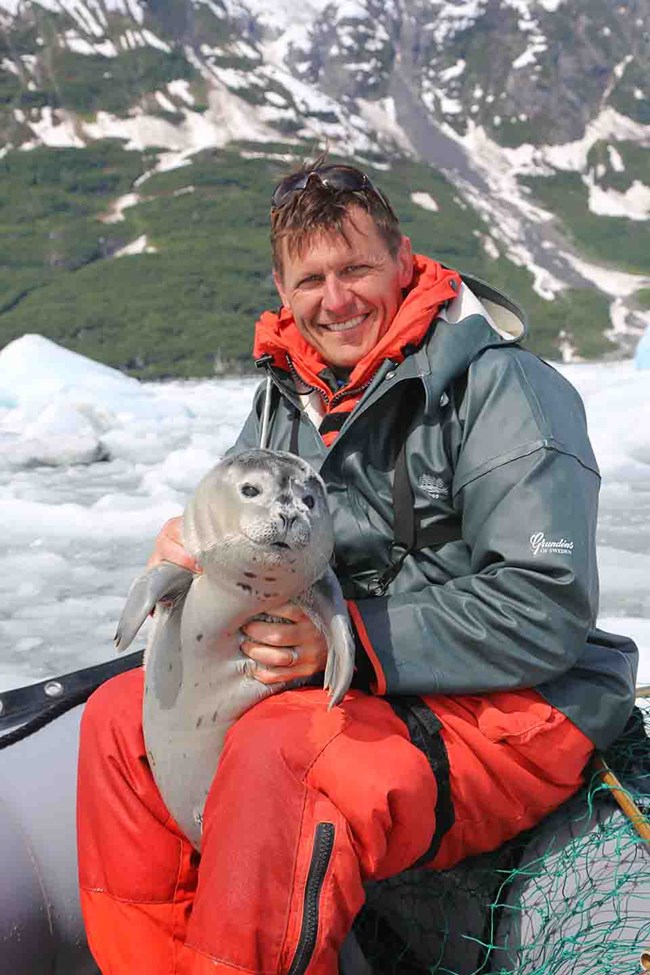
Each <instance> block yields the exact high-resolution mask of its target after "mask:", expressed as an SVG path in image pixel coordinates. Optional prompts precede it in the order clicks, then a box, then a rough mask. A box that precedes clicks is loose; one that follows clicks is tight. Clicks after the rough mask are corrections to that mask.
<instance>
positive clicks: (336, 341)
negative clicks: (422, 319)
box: [274, 207, 413, 370]
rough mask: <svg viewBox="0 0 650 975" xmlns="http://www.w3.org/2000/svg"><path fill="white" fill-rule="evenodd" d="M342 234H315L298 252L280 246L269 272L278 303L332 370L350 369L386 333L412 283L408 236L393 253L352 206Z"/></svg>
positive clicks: (367, 218) (370, 222)
mask: <svg viewBox="0 0 650 975" xmlns="http://www.w3.org/2000/svg"><path fill="white" fill-rule="evenodd" d="M349 213H350V217H349V218H348V220H347V221H346V225H345V232H346V235H347V238H348V240H347V241H346V240H345V239H344V238H343V237H341V236H340V235H338V234H336V233H330V234H327V233H323V234H319V235H317V236H316V237H314V239H313V240H312V241H310V242H309V244H308V246H307V248H306V249H305V252H304V253H303V254H302V255H300V256H290V255H289V254H288V252H287V245H286V242H284V241H283V242H282V248H283V273H282V275H281V276H280V275H279V274H278V273H276V274H275V275H274V277H275V284H276V287H277V289H278V292H279V293H280V298H281V299H282V303H283V304H284V305H286V307H287V308H289V309H290V310H291V312H292V314H293V317H294V320H295V323H296V326H297V328H298V331H299V332H300V333H301V335H302V336H303V337H304V338H305V339H306V341H307V342H309V344H310V345H312V346H313V347H314V348H315V349H317V350H318V352H320V354H321V355H322V357H323V359H324V360H325V362H327V363H328V365H330V366H333V367H334V368H338V369H342V370H350V369H352V368H353V367H354V366H355V365H356V364H357V362H359V361H360V360H361V359H362V358H363V357H364V356H365V354H366V353H367V352H369V351H370V349H372V348H373V347H374V346H375V345H376V344H377V342H378V341H379V339H380V338H381V337H382V336H383V335H384V334H385V333H386V331H387V330H388V328H389V327H390V324H391V322H392V321H393V319H394V317H395V314H396V312H397V309H398V308H399V306H400V304H401V303H402V291H403V289H404V288H406V287H408V285H409V284H410V283H411V278H412V275H413V257H412V254H411V243H410V241H409V239H408V237H403V238H402V243H401V245H400V248H399V250H398V252H397V254H396V256H395V257H392V256H391V254H390V252H389V250H388V248H387V246H386V244H385V242H384V240H383V239H382V237H381V235H380V234H379V231H378V230H377V227H376V225H375V222H374V220H373V219H372V217H371V216H369V214H367V213H366V212H365V210H361V209H360V208H358V207H351V208H350V210H349Z"/></svg>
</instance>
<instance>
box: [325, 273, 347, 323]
mask: <svg viewBox="0 0 650 975" xmlns="http://www.w3.org/2000/svg"><path fill="white" fill-rule="evenodd" d="M350 297H351V296H350V291H349V289H348V288H347V287H346V285H345V284H344V282H343V281H341V279H340V278H339V277H337V276H336V275H335V274H328V275H327V276H326V277H325V283H324V285H323V297H322V301H321V304H322V307H323V309H324V310H325V311H329V312H332V313H334V314H338V313H340V312H344V311H346V309H347V308H348V307H349V305H350Z"/></svg>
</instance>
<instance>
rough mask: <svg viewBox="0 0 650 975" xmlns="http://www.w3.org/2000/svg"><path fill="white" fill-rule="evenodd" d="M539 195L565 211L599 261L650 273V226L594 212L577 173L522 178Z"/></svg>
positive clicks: (579, 242) (582, 244)
mask: <svg viewBox="0 0 650 975" xmlns="http://www.w3.org/2000/svg"><path fill="white" fill-rule="evenodd" d="M521 182H522V183H524V184H525V185H527V186H530V188H531V189H532V191H533V193H534V194H535V196H536V197H537V198H538V199H539V200H540V201H541V202H542V203H543V204H544V205H545V206H546V207H547V208H548V209H549V210H551V211H552V212H553V213H558V214H561V217H562V220H563V222H564V224H565V226H566V227H567V228H568V229H569V231H570V232H571V234H572V235H573V238H574V240H575V242H576V245H577V246H578V248H579V249H580V250H582V251H583V252H584V253H586V254H588V255H590V256H591V257H593V258H594V259H595V260H597V261H602V262H604V263H606V264H609V265H614V266H616V267H619V268H622V269H625V270H627V271H632V272H637V273H639V274H648V273H649V272H650V225H649V224H648V222H647V221H637V220H628V219H627V218H626V217H604V216H598V215H597V214H595V213H591V211H590V210H589V207H588V190H587V187H586V186H585V185H584V183H583V182H582V180H581V179H580V177H579V176H578V174H577V173H556V174H555V175H553V176H529V177H522V179H521Z"/></svg>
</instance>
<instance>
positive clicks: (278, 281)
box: [273, 270, 289, 308]
mask: <svg viewBox="0 0 650 975" xmlns="http://www.w3.org/2000/svg"><path fill="white" fill-rule="evenodd" d="M273 281H274V283H275V287H276V290H277V292H278V294H279V295H280V301H281V302H282V304H283V305H284V306H285V308H288V307H289V302H288V301H287V292H286V290H285V287H284V284H283V283H282V275H281V274H280V272H279V271H276V270H274V271H273Z"/></svg>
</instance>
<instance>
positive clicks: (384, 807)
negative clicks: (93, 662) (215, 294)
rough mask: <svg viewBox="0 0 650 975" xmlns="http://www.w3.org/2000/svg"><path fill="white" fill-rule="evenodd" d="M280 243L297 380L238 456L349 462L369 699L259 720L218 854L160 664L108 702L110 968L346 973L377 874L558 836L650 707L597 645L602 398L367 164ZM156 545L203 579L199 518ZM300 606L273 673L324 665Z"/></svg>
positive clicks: (261, 346) (329, 170) (334, 486)
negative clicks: (156, 684)
mask: <svg viewBox="0 0 650 975" xmlns="http://www.w3.org/2000/svg"><path fill="white" fill-rule="evenodd" d="M271 239H272V247H273V261H274V276H275V282H276V285H277V288H278V292H279V294H280V297H281V299H282V309H281V311H280V313H279V314H278V315H275V314H272V313H270V312H267V313H265V314H264V315H262V317H261V319H260V321H259V323H258V325H257V330H256V337H255V357H256V359H257V361H258V363H259V364H261V365H263V366H264V368H265V369H266V370H267V372H268V375H269V376H270V381H269V383H267V384H266V385H263V386H262V387H261V388H260V390H259V391H258V394H257V396H256V399H255V402H254V405H253V410H252V412H251V415H250V417H249V419H248V420H247V422H246V424H245V427H244V429H243V431H242V433H241V435H240V437H239V439H238V441H237V443H236V445H235V447H234V448H233V450H234V451H241V450H244V449H247V448H248V447H251V446H257V445H259V442H260V437H261V428H262V426H263V425H264V427H265V437H266V438H267V440H268V445H269V446H270V447H271V448H272V449H282V450H287V449H290V450H292V451H294V452H296V453H299V454H300V455H301V456H302V457H304V458H305V459H306V460H308V461H309V462H311V463H312V464H313V466H314V467H315V468H317V469H319V470H320V473H321V475H322V477H323V478H324V480H325V482H326V484H327V487H328V493H329V497H330V502H331V508H332V512H333V517H334V523H335V531H336V553H335V554H336V570H337V573H338V575H339V578H340V580H341V583H342V586H343V588H344V591H345V594H346V597H347V598H348V600H349V603H348V605H349V609H350V618H351V621H352V624H353V627H354V630H355V636H356V640H357V645H358V647H357V649H358V652H357V679H356V687H355V689H354V690H353V691H351V692H350V694H349V695H348V696H347V697H346V699H345V701H344V702H343V704H342V705H341V706H340V707H338V708H336V709H334V710H333V711H331V712H328V711H327V710H326V706H325V705H326V698H325V696H324V692H323V691H322V690H321V689H319V688H318V687H316V686H310V687H306V688H303V689H301V690H287V691H284V692H283V693H281V694H279V695H277V696H273V697H271V698H269V699H267V700H265V701H264V702H262V703H260V704H258V705H256V706H255V707H254V708H253V709H252V710H251V711H249V712H248V713H247V714H246V715H244V716H243V717H242V718H241V719H240V720H239V721H238V722H237V724H236V725H235V726H234V727H233V729H231V731H230V733H229V736H228V738H227V741H226V745H225V748H224V752H223V755H222V758H221V761H220V765H219V770H218V772H217V775H216V778H215V781H214V784H213V788H212V790H211V792H210V795H209V797H208V800H207V804H206V807H205V813H204V826H203V830H204V831H203V843H202V853H201V857H200V858H199V857H198V855H197V854H195V853H194V852H193V851H192V849H191V848H190V846H189V844H188V842H187V840H186V839H185V838H184V837H183V836H182V834H181V833H180V831H179V830H178V828H177V827H176V825H175V823H174V822H173V821H172V820H171V818H170V816H169V814H168V812H167V810H166V809H165V807H164V804H163V802H162V800H161V798H160V796H159V794H158V792H157V790H156V788H155V786H154V783H153V780H152V777H151V774H150V771H149V768H148V765H147V760H146V756H145V752H144V746H143V742H142V731H141V720H140V709H141V694H142V674H141V672H139V671H137V672H136V671H134V672H131V673H129V674H126V675H123V676H121V677H119V678H116V679H115V680H113V681H111V682H109V683H108V684H107V685H104V687H102V688H101V689H100V690H99V691H98V692H97V693H96V694H95V695H94V697H93V698H92V699H91V701H90V702H89V705H88V707H87V709H86V714H85V717H84V723H83V729H82V741H81V755H80V785H79V857H80V877H81V890H82V902H83V907H84V914H85V919H86V925H87V930H88V935H89V941H90V944H91V947H92V950H93V952H94V954H95V957H96V959H97V961H98V963H99V965H100V967H101V968H102V971H104V972H110V973H111V975H115V973H119V975H122V973H124V975H126V973H129V975H133V973H141V975H149V973H152V975H153V973H154V972H155V973H160V972H174V973H192V975H200V973H207V972H210V973H223V975H226V973H235V972H237V973H240V975H241V973H242V972H247V973H271V972H274V973H289V975H299V973H309V975H329V973H332V975H333V973H335V972H336V971H337V956H338V951H339V949H340V946H341V943H342V941H343V940H344V938H345V936H346V933H347V932H348V930H349V929H350V926H351V924H352V921H353V919H354V916H355V914H356V913H357V912H358V910H359V909H360V907H361V906H362V904H363V898H364V895H363V884H364V882H365V881H367V880H371V879H379V878H382V877H387V876H390V875H391V874H394V873H397V872H399V871H401V870H404V869H406V868H408V867H411V866H412V865H413V864H415V863H418V864H427V865H430V866H431V868H432V869H443V868H447V867H450V866H452V865H453V864H455V863H457V862H458V861H459V860H460V859H462V858H463V857H464V856H467V855H469V854H474V853H479V852H482V851H487V850H490V849H494V848H495V847H497V846H498V845H499V844H501V843H502V842H503V841H504V840H506V839H508V838H509V837H511V836H513V835H515V834H516V833H517V832H519V831H520V830H522V829H524V828H527V827H529V826H531V825H533V824H534V823H535V822H537V821H538V820H539V819H540V818H541V817H542V816H544V815H545V814H546V813H548V812H549V811H550V810H552V809H554V808H556V807H557V806H558V805H559V804H560V803H561V802H563V801H564V800H565V799H566V798H567V797H568V796H570V795H571V794H572V793H573V792H574V791H575V790H576V789H577V788H578V786H579V785H580V784H581V782H582V773H583V769H584V767H585V764H586V762H587V761H588V759H589V756H590V754H591V752H592V750H593V747H594V745H596V746H598V747H604V746H606V745H607V744H608V743H609V742H610V741H611V740H612V739H613V738H614V737H615V736H616V735H617V734H618V732H619V731H620V730H621V729H622V727H623V725H624V724H625V721H626V719H627V717H628V715H629V713H630V710H631V707H632V704H633V696H634V695H633V689H634V672H635V666H636V658H635V648H634V647H633V646H632V645H630V644H629V642H626V641H624V640H622V639H619V638H616V637H612V636H609V635H605V634H602V633H599V632H598V633H595V634H594V633H593V632H591V634H590V628H591V627H592V625H593V623H594V620H595V616H596V604H597V575H596V556H595V544H594V534H595V522H596V503H597V492H598V482H599V478H598V472H597V467H596V463H595V460H594V457H593V454H592V451H591V448H590V446H589V442H588V439H587V434H586V429H585V420H584V412H583V409H582V405H581V403H580V400H579V398H578V396H577V394H576V393H575V391H574V390H573V389H572V387H570V386H569V385H568V383H566V382H565V381H564V380H563V379H562V378H561V377H560V376H559V375H558V374H557V373H556V372H555V371H554V370H553V369H551V368H550V367H549V366H547V365H546V364H545V363H543V362H541V361H540V360H539V359H537V358H536V357H534V356H533V355H531V354H530V353H528V352H526V351H525V350H523V349H521V348H520V346H519V345H518V341H519V339H520V338H521V337H522V335H523V325H522V321H521V315H520V313H519V310H518V309H517V308H516V306H515V305H514V304H513V303H512V302H511V301H510V300H509V299H507V298H504V297H503V296H501V295H499V294H498V293H497V292H495V291H494V290H493V289H491V288H489V287H488V286H486V285H482V284H481V283H479V282H471V285H468V284H467V283H466V281H464V280H463V279H462V278H461V276H460V275H459V274H458V273H457V272H456V271H453V270H449V269H447V268H444V267H442V266H441V265H440V264H438V263H436V262H435V261H433V260H430V259H428V258H425V257H421V256H417V255H416V256H413V255H412V253H411V247H410V243H409V241H408V239H407V238H406V237H404V236H403V235H402V234H401V231H400V229H399V224H398V221H397V218H396V217H395V214H394V213H393V211H392V209H391V207H390V204H389V203H388V201H387V200H386V198H385V197H384V196H383V195H382V194H381V193H380V191H379V190H378V189H376V188H375V187H374V186H373V185H372V183H371V182H370V180H369V179H368V177H367V176H366V175H365V174H364V173H362V172H361V171H360V170H358V169H355V168H353V167H347V166H331V165H329V166H328V165H326V164H325V163H324V161H323V160H319V161H317V163H315V164H314V165H313V166H312V167H309V166H308V167H306V168H304V169H301V170H300V171H298V172H296V173H293V174H291V175H290V176H288V177H287V178H286V179H284V180H283V181H282V182H281V183H280V185H279V186H278V187H277V188H276V191H275V193H274V195H273V207H272V211H271ZM265 415H266V416H270V420H269V422H268V423H266V422H263V417H264V416H265ZM156 557H157V558H167V559H170V560H172V561H177V562H180V563H181V564H186V565H187V564H190V566H191V562H190V563H188V559H189V557H188V555H187V553H185V552H184V551H183V550H182V546H181V544H180V537H179V532H178V523H177V522H172V523H171V524H169V525H168V526H167V527H166V529H165V530H164V531H163V534H162V537H161V538H160V539H159V543H158V546H157V556H156ZM278 615H281V616H286V617H288V618H289V619H291V620H292V621H293V622H290V623H286V624H272V623H262V622H250V623H249V624H248V625H247V626H246V627H245V628H244V631H245V632H244V634H243V642H242V649H243V651H244V652H245V653H246V654H248V656H249V657H250V658H251V660H252V662H253V663H252V665H251V666H252V667H254V669H255V676H256V677H257V679H258V680H260V681H262V682H264V683H273V682H284V681H286V680H287V679H289V678H293V677H314V676H315V675H317V674H318V673H319V672H320V671H321V670H322V669H323V665H324V659H325V647H324V644H323V640H322V637H321V636H320V634H319V633H318V632H317V630H316V629H315V628H314V626H313V625H312V624H311V623H310V621H309V620H308V619H306V617H304V616H303V615H302V614H301V613H300V612H299V611H297V610H296V608H295V607H287V606H284V607H278ZM199 860H200V862H199Z"/></svg>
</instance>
